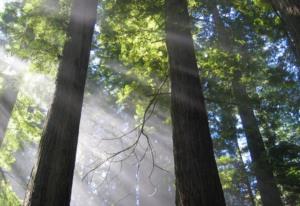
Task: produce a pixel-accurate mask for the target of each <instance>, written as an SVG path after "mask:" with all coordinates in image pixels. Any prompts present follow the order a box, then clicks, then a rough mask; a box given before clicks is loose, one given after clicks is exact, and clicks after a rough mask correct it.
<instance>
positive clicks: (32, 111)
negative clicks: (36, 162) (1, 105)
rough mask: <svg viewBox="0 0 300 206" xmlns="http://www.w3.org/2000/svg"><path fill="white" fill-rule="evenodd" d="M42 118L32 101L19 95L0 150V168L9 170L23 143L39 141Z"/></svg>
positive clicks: (42, 115) (42, 114) (43, 115)
mask: <svg viewBox="0 0 300 206" xmlns="http://www.w3.org/2000/svg"><path fill="white" fill-rule="evenodd" d="M44 117H45V114H44V113H42V112H41V111H40V109H39V107H38V106H37V105H35V104H34V102H33V101H32V99H30V98H29V97H27V96H24V95H23V94H22V93H20V94H19V96H18V100H17V103H16V105H15V107H14V111H13V114H12V117H11V119H10V122H9V125H8V130H7V132H6V134H5V138H4V142H3V144H2V146H1V148H0V167H1V168H3V169H6V170H8V169H10V167H11V165H12V164H13V163H14V162H15V157H14V153H15V152H16V151H18V150H19V149H20V148H21V147H22V145H23V144H24V143H27V142H37V140H39V138H40V136H41V132H42V130H41V128H42V124H43V119H44Z"/></svg>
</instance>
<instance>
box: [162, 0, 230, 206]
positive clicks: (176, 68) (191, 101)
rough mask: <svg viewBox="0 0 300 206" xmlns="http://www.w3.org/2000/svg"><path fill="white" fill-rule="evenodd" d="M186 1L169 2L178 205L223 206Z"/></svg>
mask: <svg viewBox="0 0 300 206" xmlns="http://www.w3.org/2000/svg"><path fill="white" fill-rule="evenodd" d="M189 25H190V21H189V15H188V10H187V1H186V0H166V43H167V49H168V57H169V67H170V79H171V116H172V124H173V126H172V127H173V148H174V149H173V150H174V161H175V175H176V196H177V197H176V205H180V206H208V205H210V206H221V205H222V206H223V205H225V200H224V195H223V191H222V187H221V183H220V179H219V175H218V170H217V166H216V162H215V158H214V153H213V145H212V140H211V136H210V132H209V127H208V118H207V112H206V107H205V103H204V98H203V94H202V89H201V83H200V78H199V70H198V68H197V63H196V57H195V51H194V45H193V40H192V35H191V30H190V26H189Z"/></svg>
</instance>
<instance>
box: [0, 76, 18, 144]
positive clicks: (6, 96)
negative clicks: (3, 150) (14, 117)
mask: <svg viewBox="0 0 300 206" xmlns="http://www.w3.org/2000/svg"><path fill="white" fill-rule="evenodd" d="M3 77H4V88H3V89H2V91H0V146H1V145H2V142H3V139H4V136H5V132H6V129H7V126H8V122H9V119H10V117H11V114H12V111H13V108H14V106H15V104H16V101H17V96H18V92H19V90H18V79H17V78H15V77H11V76H8V75H4V76H3Z"/></svg>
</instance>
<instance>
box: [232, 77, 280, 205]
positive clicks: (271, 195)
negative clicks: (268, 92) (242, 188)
mask: <svg viewBox="0 0 300 206" xmlns="http://www.w3.org/2000/svg"><path fill="white" fill-rule="evenodd" d="M237 76H238V77H237V78H236V79H235V80H234V81H233V84H232V86H233V94H234V97H235V99H236V102H237V104H238V110H239V115H240V117H241V120H242V125H243V128H244V131H245V135H246V139H247V145H248V148H249V152H250V156H251V160H252V165H253V170H254V173H255V176H256V179H257V187H258V190H259V192H260V196H261V201H262V204H263V205H264V206H269V205H272V206H282V202H281V198H280V192H279V190H278V188H277V185H276V181H275V178H274V175H273V170H272V166H271V164H270V162H269V160H268V157H267V152H266V150H265V145H264V142H263V139H262V136H261V133H260V131H259V127H258V123H257V120H256V117H255V115H254V112H253V109H252V108H251V106H250V105H249V102H250V98H249V97H248V94H247V91H246V88H245V87H244V86H243V85H242V84H241V83H240V76H239V75H237Z"/></svg>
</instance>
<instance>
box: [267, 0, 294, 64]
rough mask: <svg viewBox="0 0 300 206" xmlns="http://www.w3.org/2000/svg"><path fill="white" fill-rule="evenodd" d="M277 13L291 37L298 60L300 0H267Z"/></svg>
mask: <svg viewBox="0 0 300 206" xmlns="http://www.w3.org/2000/svg"><path fill="white" fill-rule="evenodd" d="M267 1H268V2H269V3H270V4H271V5H272V7H273V9H274V10H275V11H276V12H277V13H278V14H279V16H280V18H281V19H282V22H283V24H284V26H285V28H286V30H287V33H288V35H289V36H290V38H291V41H292V42H291V43H292V46H293V48H294V50H295V53H296V56H297V59H298V61H300V23H299V22H300V1H299V0H267Z"/></svg>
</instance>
